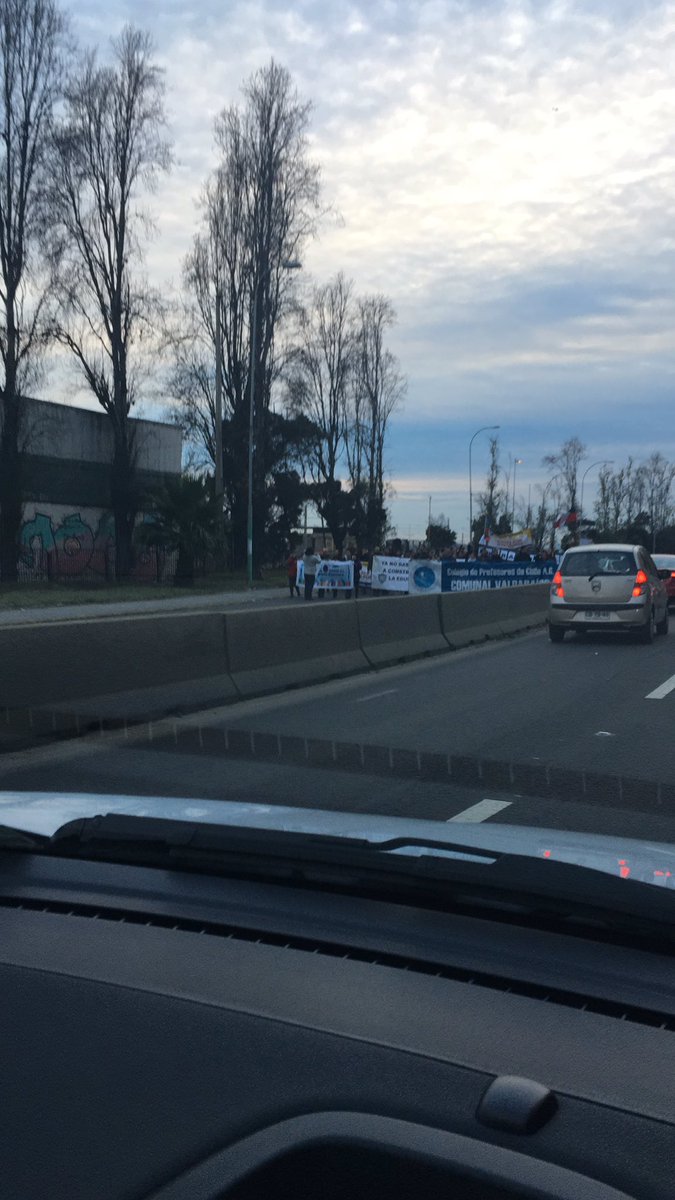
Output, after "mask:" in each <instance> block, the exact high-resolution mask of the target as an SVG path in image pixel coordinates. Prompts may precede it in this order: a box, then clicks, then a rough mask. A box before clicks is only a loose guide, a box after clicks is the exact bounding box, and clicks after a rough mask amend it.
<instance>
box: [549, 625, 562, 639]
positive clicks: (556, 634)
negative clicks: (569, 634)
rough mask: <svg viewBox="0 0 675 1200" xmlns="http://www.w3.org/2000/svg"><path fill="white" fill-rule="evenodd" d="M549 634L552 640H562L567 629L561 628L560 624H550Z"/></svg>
mask: <svg viewBox="0 0 675 1200" xmlns="http://www.w3.org/2000/svg"><path fill="white" fill-rule="evenodd" d="M548 636H549V637H550V639H551V641H552V642H562V640H563V638H564V636H565V630H564V629H561V628H560V626H559V625H549V627H548Z"/></svg>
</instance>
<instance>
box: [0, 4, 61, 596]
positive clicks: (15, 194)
mask: <svg viewBox="0 0 675 1200" xmlns="http://www.w3.org/2000/svg"><path fill="white" fill-rule="evenodd" d="M65 32H66V22H65V19H64V17H63V16H62V14H61V12H60V11H59V9H58V8H57V7H56V5H55V4H54V3H53V2H52V0H1V3H0V359H1V360H2V372H3V378H2V383H1V384H0V578H1V579H2V580H3V581H6V582H12V581H14V580H16V578H17V552H18V534H19V527H20V525H21V506H22V449H23V447H24V443H25V437H26V433H27V431H26V429H25V424H24V413H23V403H22V400H23V394H24V393H25V391H26V388H27V386H28V385H29V383H30V381H31V379H32V377H33V374H34V371H35V367H36V361H37V355H38V353H39V351H40V349H41V347H42V346H43V344H44V340H45V321H44V316H45V304H46V301H47V298H48V296H49V295H50V291H51V282H52V281H51V276H50V273H49V271H48V269H47V267H46V258H45V256H44V254H43V253H42V249H43V246H44V235H45V230H46V229H47V228H48V219H47V216H46V212H45V203H44V200H45V186H46V181H47V178H48V175H49V156H50V126H51V121H52V113H53V108H54V104H55V101H56V99H57V98H58V96H59V93H60V88H61V81H62V71H63V55H64V48H65Z"/></svg>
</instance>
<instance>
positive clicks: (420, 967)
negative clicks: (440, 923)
mask: <svg viewBox="0 0 675 1200" xmlns="http://www.w3.org/2000/svg"><path fill="white" fill-rule="evenodd" d="M0 907H1V908H12V909H18V910H23V911H26V912H44V913H55V914H59V915H62V916H68V917H71V916H72V917H84V918H88V919H90V920H95V921H112V922H114V923H116V924H120V925H145V926H148V927H151V928H157V929H171V930H175V931H176V932H181V933H196V934H200V935H202V936H206V937H217V938H223V939H225V940H227V941H241V942H253V943H254V944H256V945H261V946H278V947H280V948H281V949H284V950H299V951H301V952H303V953H305V954H320V955H325V956H326V957H330V958H342V959H345V960H347V961H351V962H363V963H370V964H371V965H372V966H378V967H390V968H393V969H394V970H396V971H410V972H412V973H413V974H417V975H430V976H433V977H434V978H436V979H452V980H454V981H456V982H459V983H466V984H469V985H471V986H473V987H482V988H488V989H489V990H491V991H497V992H510V993H511V995H514V996H527V997H528V998H530V999H532V1000H540V1001H542V1002H543V1003H546V1004H559V1005H562V1006H564V1007H565V1008H574V1009H577V1010H578V1011H580V1012H590V1013H599V1014H601V1015H602V1016H605V1017H612V1018H614V1019H615V1020H617V1021H628V1022H631V1023H633V1024H636V1025H649V1026H651V1027H652V1028H654V1029H661V1030H667V1031H669V1032H671V1033H672V1032H675V1016H674V1015H673V1014H672V1013H663V1012H658V1011H657V1010H655V1009H650V1008H642V1007H640V1006H638V1005H626V1004H621V1003H620V1002H617V1001H613V1000H604V999H598V998H597V997H595V996H586V995H584V994H583V993H579V992H573V991H566V990H564V989H562V988H549V987H546V986H545V985H542V984H536V983H530V982H527V981H524V980H522V979H511V978H508V977H507V976H502V975H492V974H488V973H487V972H482V971H470V970H466V969H463V968H462V967H457V966H453V965H449V964H447V963H434V962H429V961H426V960H424V959H417V958H407V957H404V956H403V955H396V954H384V953H382V954H381V953H379V952H376V951H371V950H367V949H362V948H360V947H358V946H348V945H341V944H339V943H336V942H329V941H321V940H319V939H315V938H303V937H297V936H295V935H293V936H291V937H287V936H285V935H284V934H275V933H270V932H269V931H268V930H258V929H247V928H245V927H244V926H234V925H224V924H221V923H219V922H215V921H214V922H209V921H196V920H188V919H185V918H178V919H177V918H175V917H169V916H162V915H160V914H156V913H145V912H140V911H134V910H129V909H117V908H112V907H103V906H98V905H88V904H69V903H66V902H59V901H56V900H49V901H43V900H28V899H24V900H18V899H15V898H13V897H8V896H0Z"/></svg>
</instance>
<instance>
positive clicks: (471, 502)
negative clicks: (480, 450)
mask: <svg viewBox="0 0 675 1200" xmlns="http://www.w3.org/2000/svg"><path fill="white" fill-rule="evenodd" d="M492 429H501V426H500V425H481V427H480V429H477V430H476V432H475V433H474V435H473V437H472V438H471V441H470V442H469V541H468V545H470V546H472V545H473V481H472V478H471V449H472V447H473V443H474V439H475V438H477V437H478V434H479V433H486V432H487V431H488V430H492Z"/></svg>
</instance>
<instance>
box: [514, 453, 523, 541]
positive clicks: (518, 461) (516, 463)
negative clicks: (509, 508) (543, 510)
mask: <svg viewBox="0 0 675 1200" xmlns="http://www.w3.org/2000/svg"><path fill="white" fill-rule="evenodd" d="M524 461H525V460H524V459H522V458H514V460H513V512H512V516H511V530H512V532H514V533H515V528H514V527H515V524H516V467H522V465H523V462H524Z"/></svg>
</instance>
